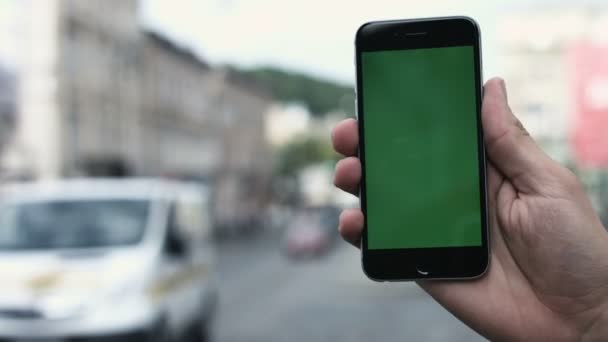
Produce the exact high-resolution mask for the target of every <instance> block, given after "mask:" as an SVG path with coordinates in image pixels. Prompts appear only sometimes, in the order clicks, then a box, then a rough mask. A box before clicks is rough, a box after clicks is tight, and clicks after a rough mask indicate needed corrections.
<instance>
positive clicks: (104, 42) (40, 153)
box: [9, 0, 272, 226]
mask: <svg viewBox="0 0 608 342" xmlns="http://www.w3.org/2000/svg"><path fill="white" fill-rule="evenodd" d="M14 1H15V2H14V4H16V7H18V12H19V14H20V15H19V18H20V19H19V20H18V26H19V27H20V29H19V30H18V31H19V32H21V33H20V34H21V35H22V36H21V37H20V38H21V39H18V41H20V42H21V43H20V45H19V55H20V56H22V58H21V60H20V61H19V65H18V68H19V72H18V79H19V82H18V84H19V91H18V96H17V98H18V101H17V103H18V113H17V116H16V128H15V134H14V137H13V138H14V139H12V140H11V143H10V145H11V148H10V151H11V153H10V158H9V159H10V160H11V163H10V165H11V166H12V167H13V170H11V171H12V173H21V174H22V175H27V176H31V177H32V178H38V179H53V178H58V177H74V176H86V175H109V174H111V175H128V174H132V175H139V176H152V177H154V176H172V177H181V178H189V179H196V180H200V181H207V182H212V183H213V187H214V194H215V196H216V200H215V201H213V202H214V203H215V207H214V210H215V212H216V213H217V215H216V216H217V217H218V222H220V223H221V225H226V226H243V225H251V224H252V223H253V221H254V220H255V219H254V218H255V217H259V214H260V211H261V209H262V208H263V206H264V205H265V203H266V202H267V201H268V194H269V187H270V175H271V168H272V163H271V162H270V159H271V158H270V150H269V148H268V144H267V142H266V140H265V134H264V117H265V113H266V111H267V110H268V108H269V107H270V105H271V102H272V101H271V98H270V97H269V96H267V95H266V94H265V93H264V92H263V91H261V90H260V89H259V88H260V87H258V86H257V85H256V84H252V83H251V81H249V80H247V79H241V78H240V77H237V76H235V75H232V74H230V73H228V72H225V71H224V70H215V69H213V68H211V67H210V66H209V65H208V64H207V63H205V62H204V61H203V60H202V59H201V58H200V57H199V56H197V55H195V54H193V53H192V52H190V51H189V50H188V49H187V48H185V47H182V46H180V45H178V44H176V43H175V42H173V41H171V40H170V39H167V38H166V37H164V36H163V35H161V34H158V33H155V32H149V31H147V30H146V29H143V28H142V27H141V26H140V25H139V23H138V3H137V1H136V0H87V1H79V0H46V1H18V0H14Z"/></svg>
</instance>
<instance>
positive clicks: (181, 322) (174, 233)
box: [160, 202, 198, 334]
mask: <svg viewBox="0 0 608 342" xmlns="http://www.w3.org/2000/svg"><path fill="white" fill-rule="evenodd" d="M179 210H180V208H179V202H175V203H172V204H171V206H170V208H169V213H168V217H167V227H166V228H167V229H166V234H165V239H164V243H163V268H164V272H163V274H164V277H163V279H162V280H161V284H162V285H161V286H160V288H162V295H163V296H164V299H165V300H164V302H165V305H166V306H165V307H166V311H167V315H168V317H167V320H168V322H167V323H168V324H169V325H170V326H171V328H172V330H173V331H174V332H175V333H178V334H179V333H182V332H183V331H184V330H185V329H186V328H187V327H188V326H189V325H190V324H191V323H192V320H193V318H192V313H193V312H195V311H196V308H197V304H198V303H197V300H196V298H193V295H192V292H193V288H196V287H197V286H196V280H197V277H196V274H195V272H194V269H193V263H192V260H191V259H192V257H191V253H192V250H191V249H192V248H191V244H190V243H189V241H188V238H187V235H186V234H184V232H185V229H184V228H183V227H182V223H181V222H180V220H179V216H180V215H179Z"/></svg>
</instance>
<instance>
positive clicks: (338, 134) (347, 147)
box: [331, 119, 359, 157]
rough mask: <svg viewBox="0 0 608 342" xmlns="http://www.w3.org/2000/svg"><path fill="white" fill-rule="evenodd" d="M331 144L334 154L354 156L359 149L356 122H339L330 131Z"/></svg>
mask: <svg viewBox="0 0 608 342" xmlns="http://www.w3.org/2000/svg"><path fill="white" fill-rule="evenodd" d="M331 142H332V143H333V145H334V149H335V150H336V152H338V153H340V154H342V155H344V156H346V157H351V156H356V155H357V149H358V148H359V130H358V126H357V120H355V119H346V120H343V121H341V122H339V123H338V124H337V125H336V127H334V129H333V130H332V131H331Z"/></svg>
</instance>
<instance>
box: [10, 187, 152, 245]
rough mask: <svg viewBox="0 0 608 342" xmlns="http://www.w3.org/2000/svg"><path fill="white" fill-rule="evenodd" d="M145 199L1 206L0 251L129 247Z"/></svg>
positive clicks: (144, 217)
mask: <svg viewBox="0 0 608 342" xmlns="http://www.w3.org/2000/svg"><path fill="white" fill-rule="evenodd" d="M149 207H150V203H149V201H145V200H122V199H120V200H116V199H112V200H105V199H104V200H70V201H63V200H62V201H44V202H24V203H4V204H0V249H3V250H22V249H60V248H91V247H109V246H124V245H132V244H136V243H138V242H139V241H141V239H142V237H143V235H144V231H145V227H146V224H147V222H148V212H149Z"/></svg>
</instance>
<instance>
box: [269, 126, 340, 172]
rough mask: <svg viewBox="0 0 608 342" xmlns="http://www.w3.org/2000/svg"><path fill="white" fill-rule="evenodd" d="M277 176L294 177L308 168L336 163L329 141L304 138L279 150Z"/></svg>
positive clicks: (317, 138) (318, 138)
mask: <svg viewBox="0 0 608 342" xmlns="http://www.w3.org/2000/svg"><path fill="white" fill-rule="evenodd" d="M276 157H277V158H276V165H275V170H276V173H277V175H279V176H286V177H293V176H296V175H297V173H298V171H299V170H301V169H302V168H305V167H307V166H310V165H313V164H317V163H320V162H324V161H336V160H337V159H338V155H337V154H336V153H335V152H334V151H333V149H332V147H331V144H330V142H329V139H324V138H321V137H317V136H302V137H299V138H297V139H294V140H293V141H291V142H290V143H288V144H286V145H284V146H282V147H281V148H279V150H278V151H277V154H276Z"/></svg>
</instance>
